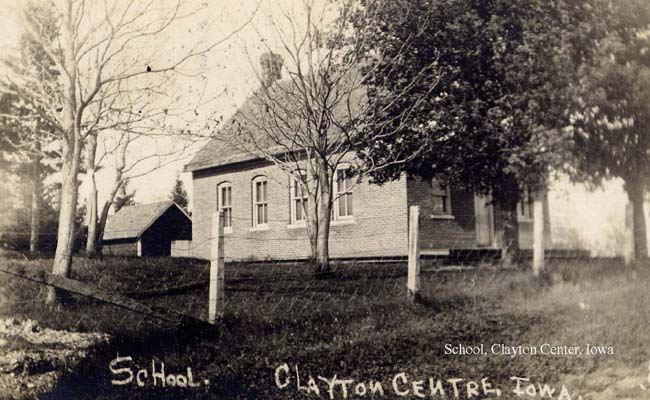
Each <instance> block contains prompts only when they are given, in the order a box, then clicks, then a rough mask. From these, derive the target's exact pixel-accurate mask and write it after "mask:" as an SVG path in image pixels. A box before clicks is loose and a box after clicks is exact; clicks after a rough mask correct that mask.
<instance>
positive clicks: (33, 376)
mask: <svg viewBox="0 0 650 400" xmlns="http://www.w3.org/2000/svg"><path fill="white" fill-rule="evenodd" d="M108 340H109V336H108V335H106V334H101V333H80V332H70V331H57V330H52V329H47V328H41V327H40V326H39V325H38V323H37V322H36V321H33V320H29V319H28V320H18V319H15V318H4V319H0V393H1V394H2V398H3V399H5V398H6V399H31V398H38V397H39V396H40V395H41V394H43V393H45V392H48V391H50V390H52V389H53V388H54V386H55V385H56V383H57V381H58V380H59V378H60V376H61V374H62V373H63V372H65V371H66V370H70V369H72V368H74V366H75V365H76V364H77V363H78V362H79V361H80V360H82V359H83V358H85V357H86V356H87V354H88V350H89V349H90V348H91V347H92V346H94V345H96V344H99V343H102V342H106V341H108Z"/></svg>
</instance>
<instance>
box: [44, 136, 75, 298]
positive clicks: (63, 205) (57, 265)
mask: <svg viewBox="0 0 650 400" xmlns="http://www.w3.org/2000/svg"><path fill="white" fill-rule="evenodd" d="M80 147H81V143H80V141H78V140H77V141H75V143H74V146H73V147H72V148H70V146H68V145H67V144H64V151H63V157H64V160H63V167H62V170H61V177H62V180H63V182H62V186H61V201H60V210H59V228H58V231H57V243H56V252H55V254H54V265H53V267H52V274H53V275H60V276H64V277H66V278H67V277H69V276H70V268H71V266H72V252H73V249H74V239H75V219H76V214H77V199H78V195H79V183H78V182H77V175H78V174H79V166H80V158H81V153H80ZM61 298H62V293H58V291H56V290H55V288H52V287H51V288H50V291H49V293H48V297H47V303H48V304H55V303H57V301H58V300H61Z"/></svg>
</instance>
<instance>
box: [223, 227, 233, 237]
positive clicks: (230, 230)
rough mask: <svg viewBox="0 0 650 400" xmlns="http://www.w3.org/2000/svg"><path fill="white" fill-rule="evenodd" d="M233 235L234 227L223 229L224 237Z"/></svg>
mask: <svg viewBox="0 0 650 400" xmlns="http://www.w3.org/2000/svg"><path fill="white" fill-rule="evenodd" d="M231 233H232V226H229V227H227V228H223V234H224V235H229V234H231Z"/></svg>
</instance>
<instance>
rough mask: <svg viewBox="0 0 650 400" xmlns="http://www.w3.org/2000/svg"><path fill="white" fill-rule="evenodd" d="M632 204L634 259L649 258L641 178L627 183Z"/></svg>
mask: <svg viewBox="0 0 650 400" xmlns="http://www.w3.org/2000/svg"><path fill="white" fill-rule="evenodd" d="M625 190H626V191H627V195H628V198H629V199H630V204H631V205H632V231H633V233H634V258H633V259H634V261H640V260H645V259H646V258H648V242H647V238H646V224H645V211H644V204H643V202H644V196H643V195H644V184H643V181H642V179H641V178H638V179H632V180H629V181H627V182H626V183H625Z"/></svg>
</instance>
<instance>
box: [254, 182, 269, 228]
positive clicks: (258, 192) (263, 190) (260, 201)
mask: <svg viewBox="0 0 650 400" xmlns="http://www.w3.org/2000/svg"><path fill="white" fill-rule="evenodd" d="M268 186H269V184H268V180H267V179H266V177H264V176H258V177H257V178H255V179H253V226H254V227H263V226H267V225H268V222H269V219H268V212H269V202H268Z"/></svg>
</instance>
